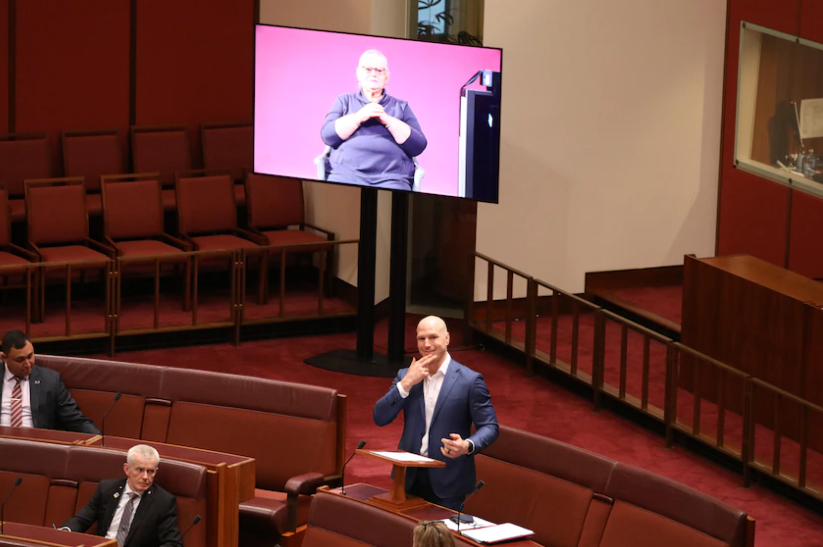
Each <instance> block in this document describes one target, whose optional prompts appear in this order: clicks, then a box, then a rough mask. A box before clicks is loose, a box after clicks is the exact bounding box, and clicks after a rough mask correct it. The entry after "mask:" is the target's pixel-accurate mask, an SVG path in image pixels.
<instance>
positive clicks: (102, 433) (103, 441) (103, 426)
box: [100, 391, 123, 447]
mask: <svg viewBox="0 0 823 547" xmlns="http://www.w3.org/2000/svg"><path fill="white" fill-rule="evenodd" d="M122 396H123V394H122V393H120V392H119V391H118V392H117V393H115V394H114V400H113V401H112V402H111V404H110V405H109V409H108V410H107V411H106V413H105V414H103V420H101V422H100V436H101V437H102V439H101V440H100V444H101V445H103V446H104V447H105V446H106V418H108V416H109V412H111V409H112V408H114V405H115V403H117V401H119V400H120V397H122Z"/></svg>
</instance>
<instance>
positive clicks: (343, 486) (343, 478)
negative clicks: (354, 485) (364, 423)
mask: <svg viewBox="0 0 823 547" xmlns="http://www.w3.org/2000/svg"><path fill="white" fill-rule="evenodd" d="M364 446H366V441H365V440H362V441H360V442H359V443H357V450H360V449H361V448H363V447H364ZM357 450H355V451H354V452H352V455H351V456H349V459H348V460H346V463H344V464H343V468H342V469H341V470H340V493H341V494H343V495H344V496H345V495H346V466H347V465H349V462H350V461H351V459H352V458H353V457H354V455H355V454H357Z"/></svg>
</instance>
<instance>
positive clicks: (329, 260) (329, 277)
mask: <svg viewBox="0 0 823 547" xmlns="http://www.w3.org/2000/svg"><path fill="white" fill-rule="evenodd" d="M332 264H334V245H332V246H330V247H329V250H328V251H326V279H325V280H324V283H325V284H326V290H325V291H324V292H325V294H326V298H331V297H332V296H334V270H333V269H332Z"/></svg>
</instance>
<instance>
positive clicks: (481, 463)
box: [466, 426, 614, 547]
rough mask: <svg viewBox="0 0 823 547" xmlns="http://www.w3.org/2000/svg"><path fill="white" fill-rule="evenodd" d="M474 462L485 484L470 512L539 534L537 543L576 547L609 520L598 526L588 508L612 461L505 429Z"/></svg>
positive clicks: (601, 488)
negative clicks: (588, 531)
mask: <svg viewBox="0 0 823 547" xmlns="http://www.w3.org/2000/svg"><path fill="white" fill-rule="evenodd" d="M475 461H476V464H477V477H478V480H480V479H482V480H484V481H485V483H486V484H485V486H484V488H483V489H482V490H480V491H479V492H477V494H475V495H474V496H473V497H472V498H471V499H470V500H469V501H468V503H467V504H466V511H467V512H469V513H471V514H473V515H477V516H479V517H481V518H485V519H487V520H491V521H493V522H516V523H520V524H523V525H524V526H527V527H528V528H529V529H531V530H534V532H535V536H534V540H535V541H537V542H538V543H541V544H543V545H552V546H557V547H577V545H578V542H579V540H580V537H581V534H582V533H583V529H584V526H588V527H589V528H592V527H596V526H598V525H599V526H601V530H602V525H603V524H604V523H605V518H603V516H602V515H601V516H600V518H598V519H596V520H597V522H595V515H591V516H590V515H589V508H590V506H591V505H592V503H593V498H594V495H595V493H596V492H603V491H604V490H605V489H606V485H607V483H608V480H609V476H610V475H611V471H612V468H613V467H614V462H613V461H612V460H609V459H607V458H604V457H602V456H599V455H597V454H593V453H591V452H588V451H586V450H583V449H581V448H577V447H574V446H572V445H569V444H566V443H561V442H559V441H556V440H554V439H549V438H548V437H542V436H540V435H535V434H532V433H527V432H525V431H518V430H515V429H512V428H509V427H505V426H502V427H501V428H500V436H499V438H498V439H497V441H496V442H495V443H494V444H492V445H491V446H490V447H489V448H488V449H486V450H485V451H484V452H483V453H482V454H481V455H479V456H477V457H476V460H475ZM500 500H506V502H505V503H501V501H500ZM604 506H605V509H606V511H605V513H606V514H607V513H608V505H606V504H604ZM587 519H588V522H587Z"/></svg>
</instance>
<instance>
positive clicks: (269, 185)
mask: <svg viewBox="0 0 823 547" xmlns="http://www.w3.org/2000/svg"><path fill="white" fill-rule="evenodd" d="M246 200H247V201H246V203H247V210H248V218H249V229H250V230H252V231H253V232H255V233H256V234H259V235H261V236H263V237H264V238H265V239H266V242H267V243H266V244H267V245H305V247H304V250H305V252H307V253H316V252H326V253H327V255H326V257H327V259H326V272H325V273H326V279H325V282H326V288H327V289H330V288H331V286H332V285H331V281H332V279H331V274H332V264H333V262H332V260H333V259H334V245H329V244H328V242H329V241H334V233H332V232H329V231H327V230H323V229H322V228H318V227H317V226H313V225H311V224H308V223H307V222H306V219H305V214H304V210H303V208H304V204H303V183H302V182H301V181H299V180H295V179H284V178H280V177H268V176H263V175H255V174H253V173H249V174H248V175H247V176H246ZM290 228H296V229H290ZM306 228H309V229H310V230H313V231H307V230H306ZM315 232H319V233H320V235H318V234H317V233H315Z"/></svg>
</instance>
